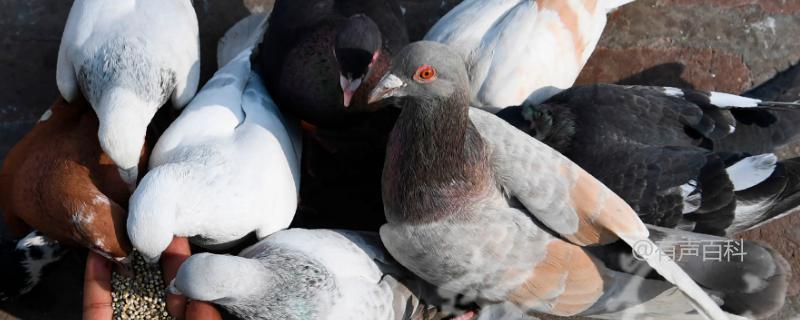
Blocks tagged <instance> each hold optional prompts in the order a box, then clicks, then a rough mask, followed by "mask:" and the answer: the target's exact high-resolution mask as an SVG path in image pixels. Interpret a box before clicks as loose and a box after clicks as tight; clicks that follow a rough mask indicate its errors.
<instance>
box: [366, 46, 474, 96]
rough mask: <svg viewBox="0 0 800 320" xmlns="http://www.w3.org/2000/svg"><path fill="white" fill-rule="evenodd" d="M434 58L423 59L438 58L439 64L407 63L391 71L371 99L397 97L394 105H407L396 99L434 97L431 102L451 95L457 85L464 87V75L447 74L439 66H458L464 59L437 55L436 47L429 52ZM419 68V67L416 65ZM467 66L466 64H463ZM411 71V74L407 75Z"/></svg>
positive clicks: (384, 77)
mask: <svg viewBox="0 0 800 320" xmlns="http://www.w3.org/2000/svg"><path fill="white" fill-rule="evenodd" d="M423 42H424V41H423ZM426 54H428V55H430V56H431V57H430V58H431V59H421V60H422V61H437V63H436V64H433V63H432V64H428V63H426V64H422V65H417V66H412V65H408V66H405V67H404V69H406V70H404V71H403V72H402V74H401V73H393V72H390V73H387V74H386V75H385V76H383V78H382V79H381V81H380V82H379V84H378V86H377V87H376V88H375V90H373V91H372V93H371V94H370V96H369V103H375V102H378V101H381V100H384V99H387V98H395V99H393V101H392V105H396V106H398V107H401V108H402V107H404V101H403V100H401V99H396V98H400V97H405V96H415V97H421V98H423V99H422V101H430V102H431V104H433V103H436V102H441V99H442V98H441V97H448V96H450V95H451V93H453V92H455V91H456V88H460V87H463V86H464V85H465V81H464V80H463V79H459V78H455V77H450V76H448V75H447V74H440V73H439V72H438V71H437V70H439V69H445V70H446V69H447V68H454V67H455V66H458V65H463V64H464V61H463V60H461V59H449V60H446V59H433V56H435V55H436V54H437V52H436V51H435V50H431V51H429V52H426ZM415 68H416V69H415ZM462 68H463V67H462ZM408 74H411V75H413V76H411V78H408V77H407V76H405V75H408Z"/></svg>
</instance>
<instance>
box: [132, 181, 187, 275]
mask: <svg viewBox="0 0 800 320" xmlns="http://www.w3.org/2000/svg"><path fill="white" fill-rule="evenodd" d="M165 172H167V170H164V169H163V167H159V168H156V169H155V170H152V171H150V172H149V173H148V174H147V175H146V176H145V177H144V179H142V183H141V184H140V185H139V187H138V188H136V191H134V192H133V195H132V196H131V199H130V203H129V205H128V221H127V224H126V227H127V230H128V237H129V238H130V240H131V244H132V245H133V247H134V248H136V250H138V251H139V253H140V254H141V255H142V257H143V258H144V259H145V260H146V261H147V262H150V263H156V262H158V259H159V258H161V253H162V252H164V250H167V247H168V246H169V244H170V242H172V238H173V235H174V230H175V212H174V211H175V210H176V209H175V208H176V206H177V205H176V204H175V202H176V199H178V197H177V196H176V195H175V192H176V191H175V190H181V189H180V188H178V187H175V186H174V185H165V184H164V183H165V181H168V182H173V181H175V180H168V179H159V178H158V176H160V175H165V174H166V173H165Z"/></svg>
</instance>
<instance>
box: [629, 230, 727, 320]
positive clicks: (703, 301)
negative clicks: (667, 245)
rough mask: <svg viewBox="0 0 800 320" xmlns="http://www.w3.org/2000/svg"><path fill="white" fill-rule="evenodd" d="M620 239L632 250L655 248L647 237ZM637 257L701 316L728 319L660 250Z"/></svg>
mask: <svg viewBox="0 0 800 320" xmlns="http://www.w3.org/2000/svg"><path fill="white" fill-rule="evenodd" d="M619 237H620V239H622V241H624V242H625V243H627V244H628V245H629V246H631V247H633V248H638V247H642V246H649V247H650V248H657V246H656V245H655V243H653V242H652V241H650V239H648V238H647V237H641V236H628V235H623V234H620V235H619ZM638 253H639V257H640V258H641V259H643V260H644V261H646V262H647V264H648V265H649V266H650V267H651V268H653V270H655V271H656V272H658V274H659V275H661V276H662V277H663V278H664V279H665V280H667V281H668V282H670V283H672V284H673V285H675V286H676V287H678V289H679V290H680V291H681V292H683V293H684V294H685V295H686V297H687V298H689V302H690V303H691V304H692V306H694V307H695V309H697V311H698V312H699V313H700V314H702V315H703V316H704V317H705V318H707V319H711V320H718V319H719V320H722V319H728V316H727V315H725V312H723V311H722V309H720V307H719V306H718V305H717V303H716V302H714V300H712V299H711V297H710V296H709V295H708V294H707V293H706V292H705V291H703V289H702V288H700V286H699V285H698V284H697V283H696V282H694V280H692V278H691V277H690V276H689V275H688V274H686V272H685V271H684V270H683V269H681V267H680V266H678V265H677V264H676V263H675V261H673V260H672V259H670V258H669V257H666V256H664V255H663V254H662V252H661V250H651V251H649V252H638Z"/></svg>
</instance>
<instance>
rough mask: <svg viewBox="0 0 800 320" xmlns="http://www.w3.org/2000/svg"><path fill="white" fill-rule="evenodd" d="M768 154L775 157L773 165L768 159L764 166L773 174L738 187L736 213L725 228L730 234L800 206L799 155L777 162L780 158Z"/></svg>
mask: <svg viewBox="0 0 800 320" xmlns="http://www.w3.org/2000/svg"><path fill="white" fill-rule="evenodd" d="M768 156H771V157H772V158H771V159H772V165H771V166H769V163H766V164H765V165H762V167H765V168H766V169H771V170H770V171H769V173H770V175H769V176H768V177H766V178H765V179H763V180H762V181H761V182H760V183H758V184H755V185H752V186H750V187H749V188H746V189H742V190H738V189H737V192H736V207H737V210H736V215H735V216H734V219H733V222H732V223H731V226H730V227H728V228H727V229H726V230H725V231H726V233H727V234H729V235H730V234H736V233H738V232H742V231H745V230H749V229H753V228H757V227H759V226H761V225H763V224H765V223H768V222H770V221H773V220H775V219H779V218H781V217H783V216H785V215H787V214H789V213H791V212H792V211H794V209H795V208H797V207H798V206H800V158H793V159H788V160H784V161H780V162H777V163H776V161H777V158H775V156H774V155H771V154H769V155H768ZM757 157H758V156H757ZM760 157H764V156H760ZM751 158H755V157H751ZM748 159H749V158H748ZM743 161H744V160H743ZM743 161H742V162H743ZM755 165H758V163H755ZM751 171H754V172H757V171H759V168H758V167H754V168H753V170H751ZM762 171H763V170H762Z"/></svg>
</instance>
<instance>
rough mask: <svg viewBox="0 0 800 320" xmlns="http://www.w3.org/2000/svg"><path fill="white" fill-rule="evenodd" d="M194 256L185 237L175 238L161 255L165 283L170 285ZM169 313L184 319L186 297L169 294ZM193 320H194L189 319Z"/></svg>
mask: <svg viewBox="0 0 800 320" xmlns="http://www.w3.org/2000/svg"><path fill="white" fill-rule="evenodd" d="M191 254H192V252H191V250H190V248H189V241H188V240H186V238H183V237H175V238H174V239H172V243H170V244H169V247H167V250H165V251H164V253H162V254H161V270H162V272H163V275H164V283H166V284H167V285H169V284H170V283H171V282H172V280H173V279H175V275H177V274H178V268H180V266H181V264H182V263H183V261H185V260H186V259H187V258H189V256H190V255H191ZM167 311H168V312H169V314H171V315H172V316H173V317H175V318H177V319H184V318H185V313H186V297H184V296H179V295H174V294H171V293H167ZM189 319H192V318H189Z"/></svg>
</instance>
